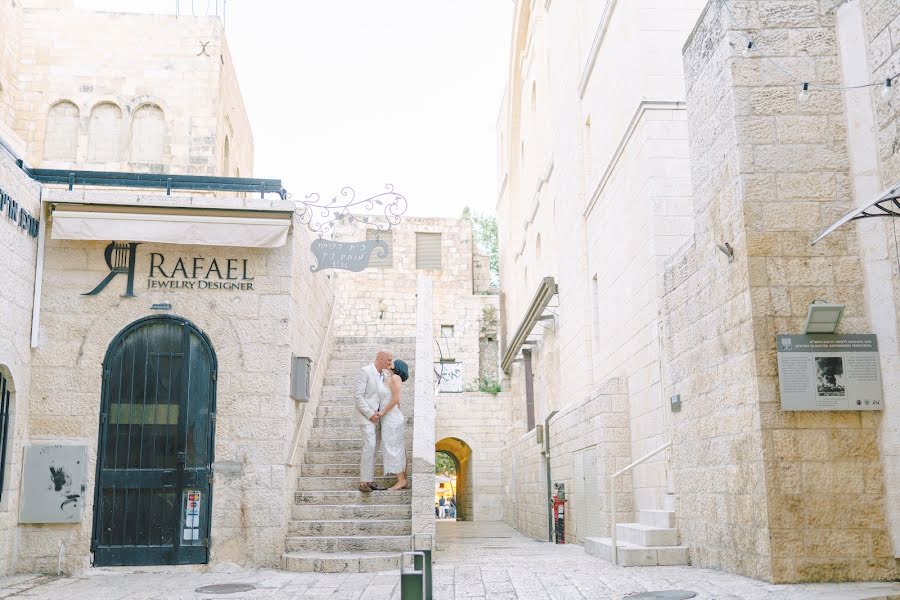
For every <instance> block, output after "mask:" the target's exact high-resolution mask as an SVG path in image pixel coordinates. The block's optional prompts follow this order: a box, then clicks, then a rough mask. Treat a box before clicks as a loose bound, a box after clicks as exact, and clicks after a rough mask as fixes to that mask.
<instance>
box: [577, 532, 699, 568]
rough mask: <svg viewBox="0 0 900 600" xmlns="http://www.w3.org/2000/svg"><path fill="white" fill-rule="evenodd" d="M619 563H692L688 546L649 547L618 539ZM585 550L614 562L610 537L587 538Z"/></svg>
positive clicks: (631, 565)
mask: <svg viewBox="0 0 900 600" xmlns="http://www.w3.org/2000/svg"><path fill="white" fill-rule="evenodd" d="M616 548H617V550H618V552H617V554H618V559H619V565H621V566H623V567H655V566H670V565H688V564H690V555H689V552H688V547H687V546H656V547H653V548H649V547H647V546H639V545H637V544H629V543H627V542H620V541H618V540H617V541H616ZM584 551H585V552H587V553H588V554H591V555H593V556H598V557H600V558H602V559H603V560H605V561H608V562H612V542H611V541H610V539H609V538H586V539H585V540H584Z"/></svg>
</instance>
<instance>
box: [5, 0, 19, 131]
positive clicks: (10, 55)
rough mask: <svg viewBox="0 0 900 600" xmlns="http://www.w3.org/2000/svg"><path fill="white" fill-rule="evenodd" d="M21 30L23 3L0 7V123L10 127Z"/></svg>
mask: <svg viewBox="0 0 900 600" xmlns="http://www.w3.org/2000/svg"><path fill="white" fill-rule="evenodd" d="M21 28H22V5H21V3H16V2H10V3H4V4H3V5H2V6H0V37H2V42H0V123H2V124H4V125H7V126H10V127H11V126H12V121H13V114H14V112H15V105H16V99H17V98H18V93H17V90H18V85H19V78H18V65H19V48H20V34H21Z"/></svg>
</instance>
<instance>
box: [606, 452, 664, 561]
mask: <svg viewBox="0 0 900 600" xmlns="http://www.w3.org/2000/svg"><path fill="white" fill-rule="evenodd" d="M671 447H672V442H666V443H665V444H663V445H662V446H660V447H659V448H657V449H656V450H654V451H653V452H651V453H650V454H645V455H644V456H642V457H641V458H639V459H637V460H636V461H634V462H633V463H631V464H630V465H628V466H627V467H625V468H623V469H619V470H618V471H616V472H615V473H613V474H612V475H610V476H609V511H610V519H609V520H610V530H609V539H610V541H611V542H612V563H613V564H614V565H617V564H619V549H618V546H616V477H618V476H619V475H624V474H625V473H627V472H628V471H630V470H632V469H633V468H635V467H636V466H638V465H639V464H641V463H642V462H644V461H645V460H648V459H650V458H653V457H654V456H656V455H657V454H659V453H660V452H662V451H663V450H665V449H667V448H671Z"/></svg>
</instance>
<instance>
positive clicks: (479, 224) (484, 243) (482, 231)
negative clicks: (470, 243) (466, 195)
mask: <svg viewBox="0 0 900 600" xmlns="http://www.w3.org/2000/svg"><path fill="white" fill-rule="evenodd" d="M462 217H463V219H471V221H472V235H473V236H474V238H475V245H477V246H478V249H479V250H481V252H483V253H484V254H486V255H487V257H488V264H489V265H490V268H491V284H492V285H500V240H499V237H498V235H497V217H495V216H493V215H486V214H484V213H478V214H475V215H473V214H472V209H470V208H469V207H468V206H467V207H465V208H464V209H463V214H462Z"/></svg>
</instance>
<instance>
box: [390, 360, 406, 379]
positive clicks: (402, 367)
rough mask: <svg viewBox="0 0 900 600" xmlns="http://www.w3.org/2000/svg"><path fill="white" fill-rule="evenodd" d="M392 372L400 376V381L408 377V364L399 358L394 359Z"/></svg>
mask: <svg viewBox="0 0 900 600" xmlns="http://www.w3.org/2000/svg"><path fill="white" fill-rule="evenodd" d="M394 373H396V374H397V375H399V376H400V381H406V380H407V379H409V365H408V364H406V363H405V362H403V361H402V360H400V359H399V358H398V359H397V360H395V361H394Z"/></svg>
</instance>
